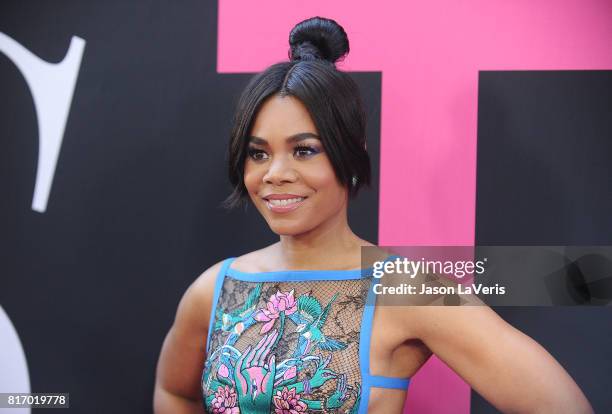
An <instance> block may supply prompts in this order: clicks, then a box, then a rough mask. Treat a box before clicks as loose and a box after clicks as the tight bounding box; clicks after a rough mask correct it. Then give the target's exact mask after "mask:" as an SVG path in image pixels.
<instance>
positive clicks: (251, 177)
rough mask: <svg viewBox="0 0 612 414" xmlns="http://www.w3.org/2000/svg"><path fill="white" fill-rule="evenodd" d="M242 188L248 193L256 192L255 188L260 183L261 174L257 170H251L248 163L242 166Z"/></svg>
mask: <svg viewBox="0 0 612 414" xmlns="http://www.w3.org/2000/svg"><path fill="white" fill-rule="evenodd" d="M243 179H244V186H245V187H246V189H247V191H248V192H249V193H254V192H257V186H258V185H259V183H260V182H261V174H260V172H259V171H258V170H257V168H253V166H252V165H250V163H246V164H245V165H244V177H243Z"/></svg>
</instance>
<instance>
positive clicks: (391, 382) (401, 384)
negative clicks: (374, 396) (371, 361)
mask: <svg viewBox="0 0 612 414" xmlns="http://www.w3.org/2000/svg"><path fill="white" fill-rule="evenodd" d="M370 383H371V386H372V387H380V388H397V389H399V390H404V391H405V390H406V389H407V388H408V385H409V384H410V378H399V377H383V376H382V375H370Z"/></svg>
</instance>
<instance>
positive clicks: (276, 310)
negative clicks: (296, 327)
mask: <svg viewBox="0 0 612 414" xmlns="http://www.w3.org/2000/svg"><path fill="white" fill-rule="evenodd" d="M296 310H297V303H296V301H295V298H294V296H293V290H291V292H281V291H278V292H277V293H275V294H274V295H272V296H271V297H270V299H269V300H268V303H267V305H266V308H263V309H259V310H258V311H257V313H256V314H255V320H257V321H259V322H266V323H265V324H264V325H263V326H262V327H261V331H260V332H259V333H260V334H262V335H263V334H265V333H266V332H268V331H269V330H270V329H272V327H273V326H274V322H275V321H276V319H278V317H279V316H280V315H281V313H284V314H285V315H287V316H289V315H291V314H292V313H293V312H295V311H296Z"/></svg>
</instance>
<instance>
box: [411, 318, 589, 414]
mask: <svg viewBox="0 0 612 414" xmlns="http://www.w3.org/2000/svg"><path fill="white" fill-rule="evenodd" d="M406 314H409V316H408V318H406V319H407V320H406V323H407V325H406V328H407V329H410V330H411V331H412V332H413V333H414V334H415V335H416V336H418V337H419V338H420V339H421V340H422V341H423V342H424V343H425V344H426V345H427V346H428V347H429V348H430V349H431V350H432V351H433V352H434V353H435V354H436V355H437V356H438V357H439V358H440V359H441V360H443V361H444V362H446V363H447V364H448V366H450V367H451V368H452V369H453V370H454V371H455V372H457V374H459V375H460V376H461V377H462V378H463V379H464V380H466V381H467V382H468V383H469V384H470V385H471V386H472V388H474V389H475V390H476V391H477V392H478V393H480V394H481V395H482V396H483V397H484V398H485V399H487V400H488V401H489V402H490V403H491V404H493V405H494V406H495V407H496V408H497V409H499V410H500V411H502V412H504V413H538V414H543V413H555V414H562V413H568V414H569V413H571V414H583V413H584V414H592V413H593V409H592V408H591V406H590V404H589V402H588V400H587V399H586V397H585V396H584V394H583V393H582V391H581V390H580V388H579V387H578V386H577V385H576V383H575V382H574V380H573V379H572V378H571V377H570V376H569V374H568V373H567V372H566V371H565V370H564V369H563V367H562V366H561V365H560V364H559V363H558V362H557V361H556V360H555V359H554V358H553V357H552V356H551V355H550V354H549V353H548V352H547V351H546V350H545V349H544V348H543V347H542V346H540V344H538V343H537V342H536V341H534V340H533V339H531V338H530V337H529V336H527V335H525V334H523V333H522V332H520V331H519V330H517V329H515V328H514V327H512V326H511V325H509V324H508V323H506V322H505V321H504V320H503V319H502V318H500V317H499V316H498V315H497V314H496V313H495V312H494V311H493V310H491V309H490V308H489V307H487V306H460V307H457V306H417V307H412V308H411V309H410V311H409V312H406Z"/></svg>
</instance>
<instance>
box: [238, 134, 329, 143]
mask: <svg viewBox="0 0 612 414" xmlns="http://www.w3.org/2000/svg"><path fill="white" fill-rule="evenodd" d="M308 138H315V139H318V140H320V139H321V138H320V137H319V136H318V135H317V134H313V133H312V132H300V133H298V134H294V135H291V136H289V137H287V140H286V141H287V143H289V144H292V143H295V142H300V141H303V140H305V139H308ZM249 142H252V143H253V144H257V145H268V141H266V140H265V139H263V138H260V137H256V136H254V135H251V136H250V137H249Z"/></svg>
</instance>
